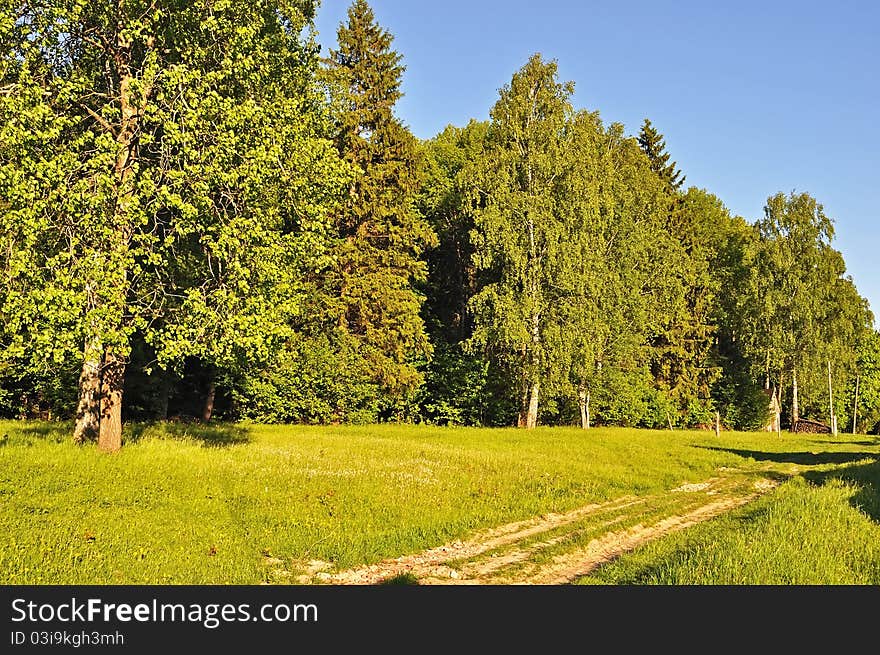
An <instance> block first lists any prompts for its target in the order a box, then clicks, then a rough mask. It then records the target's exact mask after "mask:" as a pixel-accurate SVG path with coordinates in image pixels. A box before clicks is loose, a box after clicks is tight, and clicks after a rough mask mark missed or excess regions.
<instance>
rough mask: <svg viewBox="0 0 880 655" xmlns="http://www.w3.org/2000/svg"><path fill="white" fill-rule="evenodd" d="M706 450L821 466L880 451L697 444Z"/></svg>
mask: <svg viewBox="0 0 880 655" xmlns="http://www.w3.org/2000/svg"><path fill="white" fill-rule="evenodd" d="M697 448H703V449H704V450H715V451H721V452H725V453H731V454H733V455H738V456H740V457H745V458H751V459H754V460H755V461H759V462H775V463H777V464H799V465H801V466H819V465H821V464H849V463H852V462H860V461H862V460H865V459H872V460H874V461H877V459H878V458H880V453H871V452H855V453H853V452H837V453H831V452H823V453H811V452H791V453H768V452H762V451H760V450H740V449H738V448H721V447H719V446H697Z"/></svg>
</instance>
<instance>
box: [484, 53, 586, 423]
mask: <svg viewBox="0 0 880 655" xmlns="http://www.w3.org/2000/svg"><path fill="white" fill-rule="evenodd" d="M572 92H573V85H572V84H571V83H560V82H559V81H558V80H557V66H556V63H555V62H545V61H544V60H543V59H542V58H541V56H540V55H534V56H533V57H532V58H531V59H529V61H528V63H527V64H526V65H525V66H524V67H523V68H522V69H520V70H519V71H518V72H517V73H515V74H514V76H513V79H512V80H511V82H510V83H509V84H507V85H505V86H504V87H503V88H502V89H501V93H500V98H499V100H498V102H497V103H496V104H495V106H494V107H493V109H492V111H491V124H490V127H489V145H488V146H487V148H486V152H485V155H484V157H483V158H482V160H481V170H480V172H479V174H478V188H479V191H480V193H481V194H482V195H483V196H484V197H485V200H484V206H481V207H480V208H479V209H478V210H477V211H476V214H475V221H474V222H475V230H474V233H473V238H472V242H473V245H474V262H475V264H476V268H477V270H478V271H480V272H481V274H482V275H484V276H485V277H486V278H487V283H486V284H484V285H483V287H482V288H481V289H480V291H479V292H478V293H477V294H476V295H475V296H474V298H473V299H472V301H471V306H472V308H473V312H474V319H475V331H474V335H473V341H474V342H475V343H477V344H480V345H482V346H484V347H485V348H487V349H488V350H489V351H491V352H492V353H493V356H494V357H497V358H499V359H501V360H502V361H504V362H506V363H507V364H508V366H509V368H510V370H511V371H512V372H513V374H514V375H515V379H516V383H517V384H518V386H519V392H520V394H521V396H520V397H521V399H522V402H521V407H520V418H519V424H520V425H521V426H523V427H526V428H532V427H534V426H535V425H536V423H537V417H538V401H539V394H540V391H541V387H542V385H544V387H545V390H546V388H547V387H550V386H553V385H555V384H557V383H558V378H559V376H560V375H561V370H562V369H561V367H560V366H559V365H560V357H561V352H562V350H561V348H562V341H561V334H562V329H563V325H562V318H561V316H560V315H559V308H560V304H559V302H558V300H559V297H560V289H559V287H558V285H557V284H556V280H557V279H558V278H559V276H560V275H561V274H562V271H561V270H560V267H564V266H565V265H566V263H567V262H569V261H570V259H569V258H565V257H563V254H564V251H565V249H566V248H567V247H568V244H567V236H568V232H567V226H566V224H565V220H564V218H563V217H562V216H561V213H560V211H559V209H560V202H561V200H562V197H563V192H564V190H565V185H564V184H563V181H562V180H563V177H564V176H565V175H566V174H567V168H568V164H569V162H568V159H567V157H568V156H569V154H570V148H569V143H570V140H571V139H570V131H569V129H568V128H569V122H570V119H571V116H572V112H573V110H572V107H571V104H570V97H571V94H572Z"/></svg>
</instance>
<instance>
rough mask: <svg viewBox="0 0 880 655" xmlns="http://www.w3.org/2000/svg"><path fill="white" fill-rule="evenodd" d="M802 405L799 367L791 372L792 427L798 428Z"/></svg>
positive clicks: (793, 428) (793, 429)
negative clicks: (798, 379)
mask: <svg viewBox="0 0 880 655" xmlns="http://www.w3.org/2000/svg"><path fill="white" fill-rule="evenodd" d="M800 418H801V415H800V407H798V382H797V369H794V370H792V372H791V429H792V431H795V430H797V422H798V420H800Z"/></svg>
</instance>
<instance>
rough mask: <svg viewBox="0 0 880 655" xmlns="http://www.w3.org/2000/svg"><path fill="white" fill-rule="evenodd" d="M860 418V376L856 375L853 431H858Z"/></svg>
mask: <svg viewBox="0 0 880 655" xmlns="http://www.w3.org/2000/svg"><path fill="white" fill-rule="evenodd" d="M858 418H859V376H858V375H857V376H856V399H855V400H854V401H853V429H852V433H853V434H855V433H856V425H857V424H858Z"/></svg>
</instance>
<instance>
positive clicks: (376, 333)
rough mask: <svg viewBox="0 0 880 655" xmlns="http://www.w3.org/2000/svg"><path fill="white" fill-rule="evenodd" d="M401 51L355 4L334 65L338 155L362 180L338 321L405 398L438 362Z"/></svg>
mask: <svg viewBox="0 0 880 655" xmlns="http://www.w3.org/2000/svg"><path fill="white" fill-rule="evenodd" d="M392 41H393V37H392V35H391V34H390V33H389V32H388V31H387V30H385V29H383V28H382V27H381V26H380V25H378V24H377V22H376V19H375V16H374V14H373V10H372V9H371V8H370V6H369V4H368V3H367V2H366V1H365V0H356V2H354V3H353V4H352V5H351V7H350V8H349V10H348V21H347V23H344V24H341V25H340V26H339V30H338V50H331V51H330V57H329V58H328V60H327V65H328V78H329V80H330V82H331V85H332V87H331V88H332V89H333V90H334V92H335V93H336V94H337V95H338V97H337V101H338V104H339V108H340V114H339V118H338V131H337V135H336V143H337V147H338V149H339V153H340V155H341V156H342V157H343V159H345V160H346V161H348V162H350V163H351V164H352V165H353V166H354V167H355V168H356V169H357V170H358V171H359V174H358V175H357V177H356V179H355V180H354V182H353V183H352V185H351V187H350V189H349V193H348V199H347V202H346V204H345V206H344V208H343V210H342V211H341V212H340V213H339V215H338V219H337V224H336V228H337V230H338V236H339V238H340V245H339V247H338V249H337V252H336V262H337V263H336V271H335V275H336V278H335V280H334V284H333V285H332V286H333V287H334V289H333V293H334V294H335V295H336V299H335V307H334V309H333V310H332V311H333V312H335V317H336V323H337V330H338V331H339V332H340V333H341V338H342V339H343V340H344V342H345V343H346V344H347V347H348V348H353V349H354V350H355V351H356V352H357V353H358V355H359V356H360V357H361V358H362V359H363V360H365V363H366V364H367V365H368V367H369V370H370V371H371V375H372V376H373V377H374V378H375V380H376V382H377V383H379V384H380V385H381V386H382V387H383V389H384V390H385V391H386V392H387V393H388V394H389V396H390V397H391V398H395V397H397V398H400V397H402V396H404V395H406V393H407V392H409V391H412V390H413V389H414V388H415V387H417V386H418V384H419V383H420V381H421V376H420V373H419V372H418V370H417V369H416V363H417V362H418V361H419V360H424V358H426V357H427V356H429V355H430V350H431V349H430V344H429V342H428V338H427V336H426V333H425V328H424V324H423V321H422V318H421V316H420V310H421V305H422V298H421V297H420V295H419V294H418V293H417V292H416V290H415V289H414V286H413V284H414V282H416V281H419V280H422V279H424V277H425V274H426V266H425V262H424V260H423V259H422V257H421V255H422V253H423V251H424V250H425V248H426V247H428V246H430V245H433V244H434V243H435V241H436V237H435V235H434V233H433V231H432V230H431V227H430V225H429V224H428V223H427V222H426V221H425V220H424V219H423V218H422V216H420V214H419V213H418V211H417V209H416V198H417V195H418V193H419V190H420V184H421V179H420V178H421V171H420V162H419V157H418V148H417V142H416V139H415V138H414V137H413V135H412V134H411V133H410V132H409V130H408V129H407V128H406V127H405V126H404V125H403V124H402V123H401V122H400V120H399V119H398V118H397V117H396V116H395V115H394V105H395V103H396V102H397V100H398V99H399V98H400V97H401V96H402V93H401V90H400V85H401V76H402V74H403V71H404V67H403V66H402V64H401V56H400V55H399V54H398V53H397V52H395V51H394V50H393V49H392V47H391V45H392Z"/></svg>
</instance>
